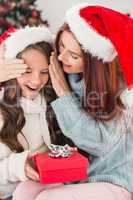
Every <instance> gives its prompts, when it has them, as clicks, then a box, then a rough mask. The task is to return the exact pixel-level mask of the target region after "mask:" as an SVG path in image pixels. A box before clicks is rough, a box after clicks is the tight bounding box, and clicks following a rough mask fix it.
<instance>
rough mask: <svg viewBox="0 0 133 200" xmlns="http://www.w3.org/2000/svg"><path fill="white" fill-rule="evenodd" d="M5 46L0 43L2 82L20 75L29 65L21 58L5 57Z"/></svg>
mask: <svg viewBox="0 0 133 200" xmlns="http://www.w3.org/2000/svg"><path fill="white" fill-rule="evenodd" d="M4 52H5V47H4V44H1V45H0V83H1V82H4V81H7V80H10V79H13V78H16V77H19V76H21V74H22V73H24V72H25V71H26V68H27V65H26V64H24V61H23V60H21V59H10V60H5V59H4Z"/></svg>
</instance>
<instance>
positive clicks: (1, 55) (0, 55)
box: [0, 43, 5, 61]
mask: <svg viewBox="0 0 133 200" xmlns="http://www.w3.org/2000/svg"><path fill="white" fill-rule="evenodd" d="M4 53H5V45H4V43H2V44H1V45H0V61H1V60H3V59H4Z"/></svg>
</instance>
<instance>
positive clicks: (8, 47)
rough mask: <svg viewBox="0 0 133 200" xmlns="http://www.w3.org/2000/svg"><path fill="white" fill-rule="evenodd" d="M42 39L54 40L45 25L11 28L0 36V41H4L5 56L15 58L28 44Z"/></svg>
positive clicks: (49, 41)
mask: <svg viewBox="0 0 133 200" xmlns="http://www.w3.org/2000/svg"><path fill="white" fill-rule="evenodd" d="M42 41H45V42H48V43H50V44H52V43H53V41H54V35H52V33H51V32H50V31H49V29H48V28H47V27H45V26H38V27H29V26H26V27H25V28H20V29H14V28H11V29H9V30H8V31H6V32H5V33H4V34H3V35H2V36H1V37H0V42H1V43H2V42H4V43H5V58H15V57H16V55H17V54H18V53H19V52H21V51H22V50H24V49H25V48H26V47H27V46H28V45H30V44H34V43H37V42H42Z"/></svg>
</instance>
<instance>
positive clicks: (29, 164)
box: [25, 153, 39, 181]
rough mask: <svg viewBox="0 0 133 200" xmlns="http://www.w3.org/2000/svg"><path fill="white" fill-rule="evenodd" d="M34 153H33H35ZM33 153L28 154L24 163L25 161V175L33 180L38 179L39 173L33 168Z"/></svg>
mask: <svg viewBox="0 0 133 200" xmlns="http://www.w3.org/2000/svg"><path fill="white" fill-rule="evenodd" d="M35 154H36V153H34V155H35ZM34 155H33V153H32V154H29V156H28V158H27V160H26V163H25V175H26V176H27V177H28V178H29V179H31V180H33V181H39V174H38V173H37V171H36V170H35V169H34V168H35V167H34V163H33V160H32V157H33V156H34Z"/></svg>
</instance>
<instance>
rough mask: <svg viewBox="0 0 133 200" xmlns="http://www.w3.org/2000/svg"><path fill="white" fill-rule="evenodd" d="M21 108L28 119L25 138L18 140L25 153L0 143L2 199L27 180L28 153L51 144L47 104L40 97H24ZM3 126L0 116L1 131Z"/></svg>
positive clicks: (20, 137) (0, 189) (0, 192)
mask: <svg viewBox="0 0 133 200" xmlns="http://www.w3.org/2000/svg"><path fill="white" fill-rule="evenodd" d="M21 106H22V107H23V109H24V114H25V118H26V123H25V126H24V128H23V130H22V132H23V134H24V136H25V138H26V140H27V141H28V144H27V141H26V140H25V138H24V137H23V136H22V135H21V134H19V135H18V139H19V141H20V143H21V144H22V146H23V147H24V151H23V152H22V153H14V152H12V151H11V150H10V149H9V148H8V147H7V146H6V145H5V144H3V143H2V142H0V198H1V199H3V198H6V197H8V196H10V195H11V194H12V192H13V191H14V189H15V188H16V186H17V184H18V183H19V182H20V181H24V180H27V177H26V176H25V172H24V167H25V161H26V159H27V156H28V153H29V152H30V151H33V150H35V149H37V148H39V147H40V146H41V145H42V144H44V143H45V144H50V135H49V131H48V126H47V122H46V118H45V111H46V102H45V100H44V99H42V98H41V96H40V95H39V96H38V97H37V98H36V99H35V100H34V101H31V100H28V99H25V98H23V97H22V99H21ZM2 126H3V117H2V115H0V129H1V128H2Z"/></svg>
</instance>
